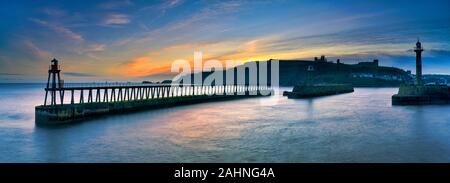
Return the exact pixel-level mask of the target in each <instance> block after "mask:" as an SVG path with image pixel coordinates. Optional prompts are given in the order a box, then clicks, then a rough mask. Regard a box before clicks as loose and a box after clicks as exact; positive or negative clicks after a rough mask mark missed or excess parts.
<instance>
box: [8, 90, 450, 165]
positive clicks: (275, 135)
mask: <svg viewBox="0 0 450 183" xmlns="http://www.w3.org/2000/svg"><path fill="white" fill-rule="evenodd" d="M23 88H27V89H26V90H23ZM284 90H289V88H284ZM396 92H397V89H395V88H381V89H375V88H357V89H356V90H355V92H354V93H349V94H343V95H336V96H329V97H319V98H314V99H296V100H291V99H287V98H285V97H281V98H280V100H279V101H277V103H276V105H264V103H265V102H267V100H273V99H274V98H262V99H244V100H237V101H226V102H212V103H204V104H195V105H188V106H180V107H174V108H167V109H158V110H150V111H141V112H137V113H129V114H121V115H112V116H107V117H102V118H97V119H93V120H90V121H87V122H83V123H77V124H74V125H65V126H60V127H57V128H48V127H45V128H43V127H35V126H34V118H33V116H34V105H36V103H37V104H39V103H40V102H42V100H41V98H42V97H41V94H42V91H41V88H39V86H17V87H16V88H14V87H12V88H11V87H8V88H7V89H5V88H1V87H0V101H2V102H4V104H5V105H2V106H0V114H8V116H9V117H5V116H0V162H448V161H450V157H449V156H448V154H450V141H449V140H448V139H450V134H449V132H448V129H449V127H450V115H449V113H448V111H450V106H391V104H390V96H391V95H392V94H394V93H396ZM21 99H26V101H29V102H28V103H24V102H17V101H18V100H21ZM5 106H8V107H5ZM11 116H12V117H11Z"/></svg>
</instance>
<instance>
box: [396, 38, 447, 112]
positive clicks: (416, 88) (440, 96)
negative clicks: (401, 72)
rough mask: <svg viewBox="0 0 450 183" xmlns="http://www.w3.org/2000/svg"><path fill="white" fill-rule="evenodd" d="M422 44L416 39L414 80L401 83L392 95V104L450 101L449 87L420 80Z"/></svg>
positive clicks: (445, 102) (442, 102)
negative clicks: (407, 83)
mask: <svg viewBox="0 0 450 183" xmlns="http://www.w3.org/2000/svg"><path fill="white" fill-rule="evenodd" d="M422 51H423V48H422V44H421V43H420V41H417V43H416V47H415V48H414V52H416V82H415V84H411V85H401V86H400V88H399V89H398V93H397V94H395V95H393V96H392V104H393V105H421V104H448V103H450V87H449V86H447V85H439V84H426V85H424V84H423V80H422Z"/></svg>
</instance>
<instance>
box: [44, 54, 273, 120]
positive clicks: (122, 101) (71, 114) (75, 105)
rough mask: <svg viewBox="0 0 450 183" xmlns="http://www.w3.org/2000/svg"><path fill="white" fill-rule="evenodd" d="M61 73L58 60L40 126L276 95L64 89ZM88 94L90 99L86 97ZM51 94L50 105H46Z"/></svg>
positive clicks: (176, 87) (152, 87)
mask: <svg viewBox="0 0 450 183" xmlns="http://www.w3.org/2000/svg"><path fill="white" fill-rule="evenodd" d="M60 73H61V69H60V68H59V65H58V60H56V59H53V60H52V61H51V65H50V68H49V70H48V79H47V86H46V88H45V101H44V105H40V106H36V107H35V123H37V124H60V123H68V122H73V121H76V120H79V119H83V118H85V117H93V116H98V115H101V114H111V113H119V112H125V111H133V110H138V109H144V108H161V107H168V106H177V105H183V104H192V103H200V102H209V101H220V100H231V99H241V98H249V97H258V96H269V95H270V94H273V90H272V88H271V87H270V86H267V85H258V84H257V85H250V84H246V83H244V84H236V83H235V84H228V85H227V84H223V85H218V84H215V85H202V84H199V85H196V84H186V83H184V84H172V83H171V82H169V81H166V82H165V83H164V84H149V83H143V84H125V85H114V84H106V85H95V86H64V83H63V80H61V77H60ZM69 92H70V100H64V96H65V93H66V94H67V93H69ZM85 92H87V97H85V96H84V93H85ZM75 93H79V94H78V95H76V94H75ZM48 94H50V104H47V96H48ZM57 94H59V95H58V96H57ZM75 98H77V99H78V101H79V102H77V101H76V99H75ZM57 100H58V101H57Z"/></svg>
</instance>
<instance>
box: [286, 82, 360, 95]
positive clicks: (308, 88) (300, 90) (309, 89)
mask: <svg viewBox="0 0 450 183" xmlns="http://www.w3.org/2000/svg"><path fill="white" fill-rule="evenodd" d="M353 91H354V90H353V86H352V85H350V84H322V85H320V84H318V85H298V86H295V87H294V89H293V90H292V92H286V95H287V96H288V97H291V98H304V97H317V96H325V95H334V94H339V93H349V92H353Z"/></svg>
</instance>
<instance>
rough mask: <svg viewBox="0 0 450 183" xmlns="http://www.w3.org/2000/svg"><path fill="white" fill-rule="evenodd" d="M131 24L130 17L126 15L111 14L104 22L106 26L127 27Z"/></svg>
mask: <svg viewBox="0 0 450 183" xmlns="http://www.w3.org/2000/svg"><path fill="white" fill-rule="evenodd" d="M130 22H131V20H130V18H129V16H128V15H124V14H111V15H108V16H107V17H106V19H105V20H103V24H104V25H125V24H128V23H130Z"/></svg>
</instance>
